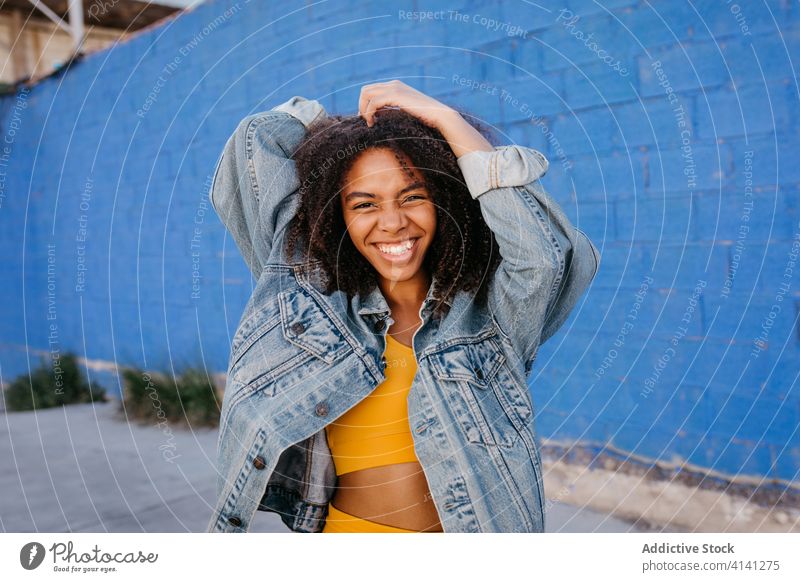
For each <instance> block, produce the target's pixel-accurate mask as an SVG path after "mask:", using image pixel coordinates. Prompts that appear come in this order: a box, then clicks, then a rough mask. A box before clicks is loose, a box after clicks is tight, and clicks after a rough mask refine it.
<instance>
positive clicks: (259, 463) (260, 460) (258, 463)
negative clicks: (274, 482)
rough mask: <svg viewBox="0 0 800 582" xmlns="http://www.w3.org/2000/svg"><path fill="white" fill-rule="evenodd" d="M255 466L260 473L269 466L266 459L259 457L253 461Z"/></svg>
mask: <svg viewBox="0 0 800 582" xmlns="http://www.w3.org/2000/svg"><path fill="white" fill-rule="evenodd" d="M253 466H254V467H255V468H256V469H258V470H259V471H260V470H262V469H263V468H264V467H266V466H267V464H266V463H265V462H264V457H262V456H261V455H258V456H257V457H256V458H255V459H253Z"/></svg>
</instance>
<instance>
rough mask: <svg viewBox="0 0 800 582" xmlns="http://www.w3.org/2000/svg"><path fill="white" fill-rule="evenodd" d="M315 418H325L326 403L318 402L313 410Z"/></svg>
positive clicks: (326, 411) (326, 412)
mask: <svg viewBox="0 0 800 582" xmlns="http://www.w3.org/2000/svg"><path fill="white" fill-rule="evenodd" d="M314 412H316V414H317V416H325V415H327V414H328V403H327V402H319V403H318V404H317V406H316V408H315V409H314Z"/></svg>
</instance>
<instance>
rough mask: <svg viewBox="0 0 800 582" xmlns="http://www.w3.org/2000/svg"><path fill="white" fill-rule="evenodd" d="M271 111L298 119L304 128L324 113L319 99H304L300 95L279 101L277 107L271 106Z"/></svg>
mask: <svg viewBox="0 0 800 582" xmlns="http://www.w3.org/2000/svg"><path fill="white" fill-rule="evenodd" d="M272 111H283V112H284V113H288V114H289V115H291V116H292V117H295V118H297V119H299V120H300V121H301V123H302V124H303V125H304V126H305V128H306V129H308V126H309V125H311V124H312V123H313V122H314V121H316V120H317V118H320V117H324V116H325V115H326V113H325V109H324V108H323V107H322V105H321V104H320V103H319V101H314V100H312V99H306V98H305V97H301V96H300V95H295V96H294V97H292V98H291V99H289V100H288V101H285V102H283V103H281V104H280V105H278V106H277V107H273V108H272Z"/></svg>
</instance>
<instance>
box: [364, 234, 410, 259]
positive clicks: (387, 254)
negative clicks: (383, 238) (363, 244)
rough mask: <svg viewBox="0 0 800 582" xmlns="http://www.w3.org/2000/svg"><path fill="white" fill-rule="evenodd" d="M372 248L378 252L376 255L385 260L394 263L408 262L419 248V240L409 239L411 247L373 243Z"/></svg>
mask: <svg viewBox="0 0 800 582" xmlns="http://www.w3.org/2000/svg"><path fill="white" fill-rule="evenodd" d="M373 246H374V247H375V248H376V249H377V250H378V254H379V255H380V256H381V257H383V258H384V259H385V260H387V261H390V262H393V263H396V262H404V261H408V260H409V259H410V258H411V257H412V256H413V255H414V253H415V252H416V251H417V247H418V246H419V238H415V239H411V246H410V247H408V245H407V243H406V245H402V244H397V245H385V244H382V243H373Z"/></svg>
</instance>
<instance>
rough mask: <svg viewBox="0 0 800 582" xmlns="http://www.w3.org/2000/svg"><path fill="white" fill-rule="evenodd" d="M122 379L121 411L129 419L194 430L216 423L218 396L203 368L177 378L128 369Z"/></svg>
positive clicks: (188, 369) (218, 411) (191, 369)
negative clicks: (162, 423)
mask: <svg viewBox="0 0 800 582" xmlns="http://www.w3.org/2000/svg"><path fill="white" fill-rule="evenodd" d="M122 378H123V386H124V387H123V390H124V395H123V399H122V409H123V411H124V412H125V413H126V414H127V416H128V417H130V418H135V419H138V420H141V421H146V422H156V423H157V422H160V421H164V420H167V421H169V422H174V423H177V424H186V425H188V426H193V427H198V426H212V427H213V426H217V425H218V424H219V414H220V409H219V402H218V394H217V391H216V389H215V387H214V383H213V381H212V379H211V377H210V375H209V373H208V372H207V371H206V370H205V369H204V368H202V367H199V366H198V367H189V368H187V369H186V370H184V371H183V373H181V374H179V375H178V377H177V378H176V377H174V376H172V375H171V374H169V373H165V372H145V371H142V370H140V369H137V368H128V369H125V370H124V371H123V372H122Z"/></svg>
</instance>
